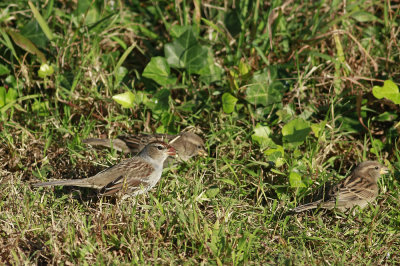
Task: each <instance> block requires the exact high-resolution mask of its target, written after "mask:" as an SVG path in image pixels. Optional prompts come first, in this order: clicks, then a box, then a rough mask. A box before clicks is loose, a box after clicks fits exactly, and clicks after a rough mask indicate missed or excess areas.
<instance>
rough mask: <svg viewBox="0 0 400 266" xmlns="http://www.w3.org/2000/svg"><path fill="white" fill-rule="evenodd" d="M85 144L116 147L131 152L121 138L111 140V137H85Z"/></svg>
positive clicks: (118, 149)
mask: <svg viewBox="0 0 400 266" xmlns="http://www.w3.org/2000/svg"><path fill="white" fill-rule="evenodd" d="M82 142H83V143H85V144H90V145H94V146H103V147H107V148H111V147H112V148H114V149H115V150H117V151H122V152H124V153H129V152H130V149H129V147H128V146H127V145H126V143H125V142H124V141H123V140H120V139H114V140H109V139H84V140H83V141H82Z"/></svg>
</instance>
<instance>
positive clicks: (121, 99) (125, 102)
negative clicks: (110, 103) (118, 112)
mask: <svg viewBox="0 0 400 266" xmlns="http://www.w3.org/2000/svg"><path fill="white" fill-rule="evenodd" d="M112 98H113V100H114V101H116V102H117V103H119V104H120V105H121V106H122V107H123V108H130V107H132V106H133V103H134V101H135V95H134V94H133V93H132V92H130V91H127V92H124V93H121V94H117V95H114V96H113V97H112Z"/></svg>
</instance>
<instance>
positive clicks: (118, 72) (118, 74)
mask: <svg viewBox="0 0 400 266" xmlns="http://www.w3.org/2000/svg"><path fill="white" fill-rule="evenodd" d="M126 74H128V69H127V68H126V67H123V66H120V67H119V68H118V69H115V71H114V77H115V84H119V83H120V82H121V81H122V80H123V79H124V77H125V76H126Z"/></svg>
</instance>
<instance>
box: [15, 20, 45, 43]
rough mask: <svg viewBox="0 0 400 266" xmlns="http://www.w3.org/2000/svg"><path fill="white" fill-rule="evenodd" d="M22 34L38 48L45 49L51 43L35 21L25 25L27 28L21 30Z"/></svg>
mask: <svg viewBox="0 0 400 266" xmlns="http://www.w3.org/2000/svg"><path fill="white" fill-rule="evenodd" d="M20 34H21V35H23V36H25V37H26V38H28V39H29V40H31V41H32V42H33V43H34V44H35V45H36V46H37V47H39V48H42V49H45V48H46V47H47V44H48V43H49V39H47V37H46V35H45V34H44V32H43V30H42V29H41V28H40V26H39V24H38V22H37V21H36V20H34V19H32V20H30V21H29V22H28V23H27V24H25V26H24V27H23V28H22V29H21V31H20Z"/></svg>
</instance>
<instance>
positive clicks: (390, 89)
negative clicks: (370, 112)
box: [372, 80, 400, 104]
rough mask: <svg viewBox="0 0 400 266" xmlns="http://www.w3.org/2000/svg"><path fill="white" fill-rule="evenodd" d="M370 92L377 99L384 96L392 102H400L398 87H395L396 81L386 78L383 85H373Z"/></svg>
mask: <svg viewBox="0 0 400 266" xmlns="http://www.w3.org/2000/svg"><path fill="white" fill-rule="evenodd" d="M372 94H373V95H374V96H375V97H376V98H377V99H382V98H386V99H389V100H391V101H392V102H394V103H395V104H400V93H399V87H397V85H396V83H394V82H393V81H391V80H386V81H385V82H384V83H383V86H382V87H380V86H374V87H373V88H372Z"/></svg>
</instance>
